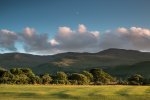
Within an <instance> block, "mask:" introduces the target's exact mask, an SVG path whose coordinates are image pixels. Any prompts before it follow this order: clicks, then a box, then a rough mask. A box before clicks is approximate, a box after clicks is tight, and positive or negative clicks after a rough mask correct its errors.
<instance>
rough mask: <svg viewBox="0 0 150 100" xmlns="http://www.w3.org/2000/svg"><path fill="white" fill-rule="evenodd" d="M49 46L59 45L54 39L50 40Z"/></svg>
mask: <svg viewBox="0 0 150 100" xmlns="http://www.w3.org/2000/svg"><path fill="white" fill-rule="evenodd" d="M50 44H51V46H56V45H59V42H57V41H56V40H55V39H52V40H50Z"/></svg>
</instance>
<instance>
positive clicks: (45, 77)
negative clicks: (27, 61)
mask: <svg viewBox="0 0 150 100" xmlns="http://www.w3.org/2000/svg"><path fill="white" fill-rule="evenodd" d="M50 82H52V78H51V77H50V75H49V74H47V73H46V74H44V75H43V76H42V83H43V84H49V83H50Z"/></svg>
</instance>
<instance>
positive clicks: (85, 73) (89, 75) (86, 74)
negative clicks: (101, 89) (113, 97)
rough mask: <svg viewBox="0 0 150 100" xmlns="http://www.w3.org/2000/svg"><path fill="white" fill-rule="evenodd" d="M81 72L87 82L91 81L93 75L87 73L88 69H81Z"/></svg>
mask: <svg viewBox="0 0 150 100" xmlns="http://www.w3.org/2000/svg"><path fill="white" fill-rule="evenodd" d="M82 74H83V75H85V76H86V77H87V79H88V81H89V82H92V81H93V75H92V74H91V73H89V72H88V71H83V72H82Z"/></svg>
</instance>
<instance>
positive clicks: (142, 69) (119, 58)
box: [0, 48, 150, 77]
mask: <svg viewBox="0 0 150 100" xmlns="http://www.w3.org/2000/svg"><path fill="white" fill-rule="evenodd" d="M0 66H1V67H3V68H6V69H10V68H13V67H15V68H16V67H19V68H20V67H23V68H26V67H27V68H31V69H32V70H33V71H34V72H35V73H37V74H41V73H45V72H48V73H55V72H56V71H65V72H80V71H82V70H89V69H92V68H102V69H103V70H105V71H107V72H109V73H110V74H113V75H115V76H120V77H125V76H128V75H130V74H133V73H139V74H142V75H144V76H147V77H150V75H149V73H150V70H149V69H150V53H149V52H140V51H136V50H125V49H115V48H111V49H107V50H104V51H100V52H98V53H86V52H85V53H75V52H68V53H60V54H56V55H48V56H39V55H31V54H23V53H6V54H0Z"/></svg>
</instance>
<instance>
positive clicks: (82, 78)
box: [69, 73, 88, 85]
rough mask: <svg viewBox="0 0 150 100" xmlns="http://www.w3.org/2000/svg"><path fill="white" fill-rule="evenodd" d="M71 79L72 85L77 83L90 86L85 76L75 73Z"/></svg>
mask: <svg viewBox="0 0 150 100" xmlns="http://www.w3.org/2000/svg"><path fill="white" fill-rule="evenodd" d="M69 79H70V80H71V83H72V82H77V84H78V85H84V84H88V79H87V77H86V76H85V75H83V74H78V73H73V74H72V75H71V76H70V77H69Z"/></svg>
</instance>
